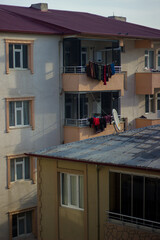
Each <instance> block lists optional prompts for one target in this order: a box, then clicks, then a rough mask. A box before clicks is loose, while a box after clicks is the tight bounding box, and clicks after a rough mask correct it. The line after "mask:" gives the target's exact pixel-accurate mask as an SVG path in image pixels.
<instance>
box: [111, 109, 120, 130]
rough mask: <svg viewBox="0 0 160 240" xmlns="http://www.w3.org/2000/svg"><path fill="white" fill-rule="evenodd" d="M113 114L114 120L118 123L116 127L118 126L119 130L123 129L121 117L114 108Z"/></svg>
mask: <svg viewBox="0 0 160 240" xmlns="http://www.w3.org/2000/svg"><path fill="white" fill-rule="evenodd" d="M112 115H113V118H114V122H115V124H116V127H117V128H118V130H119V131H120V130H121V124H120V121H119V118H118V114H117V111H116V109H113V110H112Z"/></svg>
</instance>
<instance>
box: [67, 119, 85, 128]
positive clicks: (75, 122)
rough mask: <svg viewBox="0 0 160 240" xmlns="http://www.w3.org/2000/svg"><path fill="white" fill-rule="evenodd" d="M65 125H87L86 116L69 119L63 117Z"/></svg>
mask: <svg viewBox="0 0 160 240" xmlns="http://www.w3.org/2000/svg"><path fill="white" fill-rule="evenodd" d="M65 125H66V126H77V127H85V126H88V125H89V122H88V118H84V119H71V118H65Z"/></svg>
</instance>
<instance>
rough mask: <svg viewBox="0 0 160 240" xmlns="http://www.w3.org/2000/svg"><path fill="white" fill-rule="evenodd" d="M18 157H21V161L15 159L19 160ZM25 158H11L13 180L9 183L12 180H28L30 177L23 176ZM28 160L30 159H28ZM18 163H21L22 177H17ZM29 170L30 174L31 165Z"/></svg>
mask: <svg viewBox="0 0 160 240" xmlns="http://www.w3.org/2000/svg"><path fill="white" fill-rule="evenodd" d="M20 159H22V161H21V162H17V160H20ZM25 159H26V157H20V158H12V159H11V160H14V179H15V180H14V181H11V183H12V182H16V181H22V180H23V181H24V180H25V181H27V180H30V179H31V176H30V178H25ZM29 161H30V159H29ZM18 165H22V178H21V179H17V166H18ZM29 171H30V175H31V166H30V169H29Z"/></svg>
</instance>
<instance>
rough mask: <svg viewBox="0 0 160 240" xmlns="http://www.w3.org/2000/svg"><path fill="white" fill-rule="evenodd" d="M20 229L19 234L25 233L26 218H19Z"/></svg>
mask: <svg viewBox="0 0 160 240" xmlns="http://www.w3.org/2000/svg"><path fill="white" fill-rule="evenodd" d="M18 229H19V232H18V233H19V235H22V234H25V220H24V218H19V220H18Z"/></svg>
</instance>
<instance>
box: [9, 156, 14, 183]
mask: <svg viewBox="0 0 160 240" xmlns="http://www.w3.org/2000/svg"><path fill="white" fill-rule="evenodd" d="M10 174H11V175H10V177H11V182H14V181H15V167H14V159H11V161H10Z"/></svg>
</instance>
